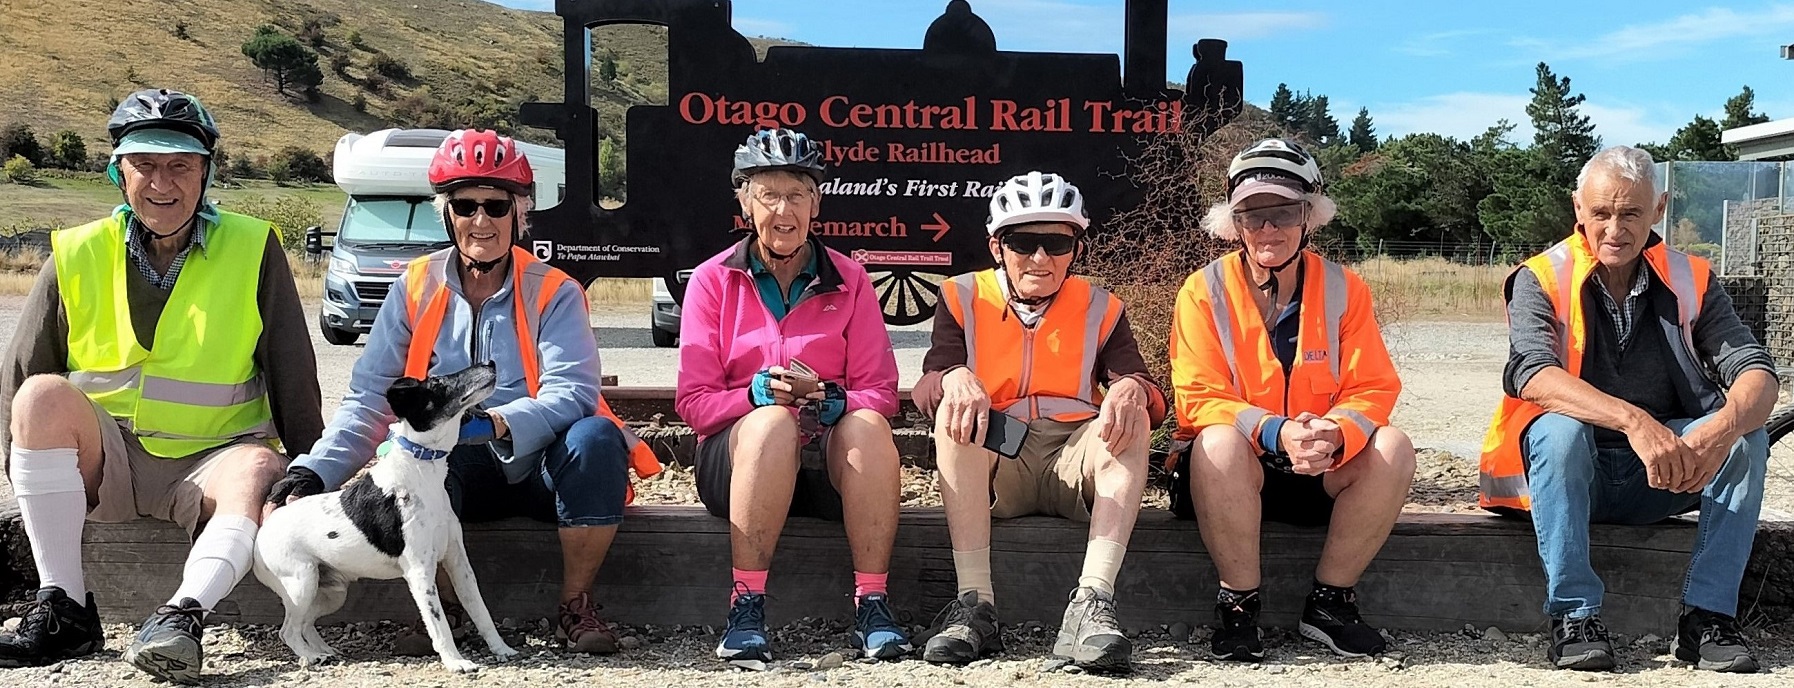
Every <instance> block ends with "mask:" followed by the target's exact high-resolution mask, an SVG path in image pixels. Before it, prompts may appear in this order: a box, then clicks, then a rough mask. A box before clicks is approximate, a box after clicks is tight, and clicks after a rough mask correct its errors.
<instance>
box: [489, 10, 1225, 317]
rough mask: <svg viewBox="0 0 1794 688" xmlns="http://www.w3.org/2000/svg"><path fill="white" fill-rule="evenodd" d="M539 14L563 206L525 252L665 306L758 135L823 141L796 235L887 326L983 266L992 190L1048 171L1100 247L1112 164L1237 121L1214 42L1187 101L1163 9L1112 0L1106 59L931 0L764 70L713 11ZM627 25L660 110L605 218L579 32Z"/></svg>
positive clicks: (1125, 202) (783, 52)
mask: <svg viewBox="0 0 1794 688" xmlns="http://www.w3.org/2000/svg"><path fill="white" fill-rule="evenodd" d="M555 11H556V13H557V14H559V15H560V16H561V18H562V19H563V21H564V23H565V25H564V31H565V34H564V40H565V50H566V55H565V57H566V64H567V70H566V96H565V97H566V102H563V103H528V104H525V105H524V106H523V111H522V115H523V119H524V121H525V123H527V124H530V125H533V126H540V127H548V128H552V129H554V130H555V131H556V132H557V134H558V135H559V137H560V138H561V140H562V141H563V142H564V143H565V144H566V152H567V191H566V198H565V200H564V201H562V202H561V203H560V204H559V205H557V206H554V207H552V208H549V209H546V210H543V211H541V212H538V213H535V214H534V215H533V216H532V218H531V220H532V222H533V223H534V224H533V230H532V232H533V236H532V237H531V238H530V240H529V243H530V246H529V247H530V248H531V249H532V250H534V251H535V253H536V255H538V256H540V257H542V258H544V259H547V260H549V261H551V262H552V263H554V264H555V265H556V266H558V267H560V268H562V269H564V270H566V271H567V272H568V273H570V274H572V275H573V276H574V277H576V278H578V279H579V280H581V281H582V282H590V281H591V280H592V279H594V278H598V277H664V278H666V280H667V284H668V286H669V288H671V290H672V291H673V293H674V294H675V295H677V296H681V297H682V295H683V282H682V280H680V279H678V276H679V274H680V272H681V271H687V270H690V269H691V268H693V267H696V266H697V265H698V264H699V263H701V262H703V261H704V260H705V259H708V258H709V257H710V256H712V255H715V254H716V253H718V252H720V251H722V250H723V249H724V248H726V247H727V246H728V245H730V244H732V243H734V242H735V241H738V240H739V239H740V237H741V233H740V230H744V229H745V225H744V223H743V220H742V219H741V217H740V208H739V206H738V205H737V203H736V201H735V198H734V196H733V194H731V193H730V190H731V186H730V182H729V171H730V161H731V159H732V155H733V152H734V150H735V147H736V146H737V145H739V144H740V143H741V141H742V140H744V139H746V138H747V136H748V135H749V134H750V133H752V132H754V131H755V130H757V129H764V128H771V127H787V128H791V129H796V130H799V131H802V132H804V133H805V134H807V135H809V136H810V137H811V138H812V139H814V140H817V141H820V142H822V145H823V151H824V156H825V157H826V159H827V163H828V166H829V172H830V178H829V179H828V180H827V181H826V182H824V183H823V184H822V187H821V191H822V204H821V215H820V216H819V217H818V218H817V219H816V221H815V222H814V224H813V225H812V229H813V230H814V231H815V232H816V233H817V234H818V235H820V236H821V237H822V238H823V241H824V242H825V243H826V244H828V246H829V247H830V248H833V249H835V250H837V251H841V252H842V253H845V254H847V255H848V256H850V257H852V258H853V259H855V260H857V261H859V262H861V263H863V264H865V265H866V268H867V270H869V271H870V272H871V273H872V276H873V280H874V283H875V284H876V285H877V288H878V293H879V296H880V298H881V299H882V300H883V303H884V309H885V315H886V319H887V321H888V322H890V323H892V324H913V323H917V322H921V321H923V320H926V319H927V318H928V317H929V316H930V315H931V314H932V313H933V309H934V301H935V289H936V284H937V283H938V282H939V281H940V279H942V278H943V277H946V276H951V275H954V274H957V273H960V272H964V271H966V270H971V269H974V268H979V267H983V266H986V265H988V264H989V263H990V252H989V250H988V248H987V247H986V236H985V232H984V221H985V216H986V212H987V211H986V207H987V204H988V199H989V197H990V194H991V193H992V190H993V189H994V188H995V186H996V185H997V184H999V183H1001V182H1002V181H1003V180H1004V179H1007V178H1009V177H1010V176H1013V175H1016V174H1020V173H1023V172H1027V171H1029V170H1046V171H1053V172H1058V173H1060V174H1063V175H1065V176H1066V177H1068V178H1069V179H1071V180H1072V181H1074V182H1075V183H1076V184H1077V185H1078V186H1079V188H1080V189H1082V190H1083V191H1084V194H1085V197H1086V201H1085V207H1086V208H1087V209H1088V210H1089V212H1090V214H1091V217H1092V219H1093V220H1094V225H1093V227H1092V231H1095V232H1101V231H1102V228H1103V226H1104V222H1105V221H1106V220H1107V219H1108V218H1109V217H1111V216H1113V215H1114V214H1115V213H1116V212H1117V211H1119V210H1123V209H1126V208H1129V207H1131V206H1132V205H1133V204H1134V203H1137V202H1138V201H1139V198H1140V196H1141V194H1140V192H1139V189H1138V188H1137V187H1136V185H1135V184H1134V183H1133V182H1132V181H1130V180H1129V169H1128V166H1129V164H1130V160H1131V159H1132V158H1133V157H1135V156H1137V155H1138V154H1139V152H1140V151H1141V149H1142V148H1143V147H1144V145H1145V144H1146V142H1147V141H1149V140H1150V138H1151V137H1153V136H1156V135H1160V134H1166V133H1172V132H1177V131H1182V130H1185V129H1186V128H1190V127H1196V126H1203V127H1208V128H1213V127H1216V126H1219V125H1220V124H1221V123H1224V122H1225V121H1226V120H1227V119H1228V118H1230V117H1231V116H1232V115H1233V113H1237V112H1238V111H1239V108H1240V92H1241V84H1242V69H1241V66H1240V63H1238V62H1236V61H1231V60H1228V59H1227V58H1226V44H1225V43H1224V42H1222V41H1219V40H1204V41H1200V42H1197V43H1195V44H1193V45H1194V47H1195V51H1196V55H1197V58H1198V59H1197V62H1196V66H1195V67H1194V68H1193V69H1192V70H1191V71H1190V75H1189V78H1188V80H1187V82H1188V84H1189V85H1187V86H1186V88H1187V90H1188V91H1189V93H1187V94H1186V93H1185V92H1184V91H1179V90H1175V89H1172V88H1169V87H1168V85H1167V83H1166V80H1165V64H1166V51H1167V46H1168V45H1169V39H1168V37H1167V36H1166V24H1167V19H1166V17H1167V0H1130V1H1129V2H1127V3H1126V10H1125V11H1126V27H1127V36H1126V44H1125V45H1126V48H1125V50H1124V55H1122V56H1119V57H1118V56H1116V55H1103V54H1078V53H1039V52H1010V51H1003V50H998V49H997V45H998V43H997V39H996V37H995V36H994V35H993V34H992V32H991V29H990V27H989V25H987V24H986V23H985V22H984V20H983V19H981V18H980V17H978V16H977V15H976V14H974V13H973V11H972V7H971V6H970V4H969V3H968V2H966V0H953V1H952V2H949V3H947V5H946V8H945V10H944V12H943V14H942V15H941V16H940V17H939V18H937V19H936V20H935V21H934V22H933V23H932V24H931V25H930V26H928V27H925V28H926V31H925V32H924V33H923V41H922V48H921V49H908V50H902V49H864V48H829V47H811V46H793V45H777V46H773V47H771V48H770V49H768V50H767V52H766V58H765V59H764V60H760V59H757V57H756V55H755V52H754V49H753V47H752V45H750V44H749V43H748V41H747V39H746V38H745V37H743V36H742V35H741V34H740V33H737V32H736V31H735V29H734V28H733V27H731V26H730V11H731V7H730V3H729V2H726V1H716V0H711V1H706V0H560V1H559V2H558V3H557V6H556V9H555ZM628 23H643V24H658V25H662V26H665V27H667V63H668V67H667V72H668V82H669V83H668V94H669V95H668V97H667V104H666V105H639V106H636V107H633V108H631V109H630V110H629V113H628V124H627V126H628V172H627V174H628V189H629V193H628V202H627V203H625V204H624V206H623V207H621V208H616V209H605V208H601V207H599V206H598V203H597V201H598V196H597V188H598V177H597V170H598V166H597V150H598V146H597V144H598V139H599V136H598V132H597V124H596V123H597V113H596V111H594V110H593V109H592V108H591V107H590V105H589V104H588V88H589V86H588V80H589V77H590V74H589V63H588V59H589V56H588V52H587V43H588V38H587V36H588V32H589V30H590V29H592V28H596V27H601V26H606V25H614V24H628ZM923 29H924V27H917V30H918V32H923ZM1192 221H1194V219H1192Z"/></svg>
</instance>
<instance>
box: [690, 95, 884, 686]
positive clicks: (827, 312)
mask: <svg viewBox="0 0 1794 688" xmlns="http://www.w3.org/2000/svg"><path fill="white" fill-rule="evenodd" d="M823 174H824V170H823V165H822V156H821V150H820V147H819V146H817V145H816V144H812V143H811V142H810V140H809V139H808V138H806V137H805V136H804V135H803V134H799V133H797V132H793V131H789V130H785V129H775V130H768V131H761V132H758V133H756V134H754V135H753V136H750V137H748V140H747V143H746V144H744V145H742V146H741V147H740V148H738V149H736V151H735V175H734V180H735V184H736V198H737V200H739V201H740V202H741V213H742V216H743V217H744V218H745V219H746V220H747V222H748V226H749V228H750V230H751V231H752V232H753V234H752V235H751V236H749V237H747V238H745V239H743V240H742V242H741V243H740V244H737V245H736V246H734V247H733V248H730V249H729V250H727V251H724V252H722V253H721V254H718V255H717V256H716V257H714V258H711V259H710V260H708V261H706V262H705V263H704V264H703V265H700V266H698V269H697V270H696V271H695V272H693V273H692V278H691V284H690V286H688V287H687V288H686V292H685V302H684V308H683V314H682V316H681V325H680V328H681V333H680V334H681V339H682V343H681V345H680V349H679V392H678V398H677V402H676V403H677V408H678V411H679V416H680V417H681V418H684V419H685V422H687V423H690V424H691V426H692V428H693V429H695V430H697V432H698V438H699V439H698V452H697V454H698V455H697V474H698V475H697V477H698V497H699V498H700V499H701V500H703V502H704V506H705V507H707V508H708V509H709V510H710V513H711V514H713V515H715V516H718V517H721V518H727V519H729V524H730V526H731V527H730V536H729V540H730V546H731V548H732V558H733V560H734V569H735V570H734V593H733V601H732V604H731V609H730V611H729V622H728V627H727V628H726V629H725V630H724V631H723V637H722V641H721V642H720V643H719V644H718V645H717V649H716V654H717V657H718V658H720V659H723V660H726V661H729V662H731V663H733V664H737V665H741V666H747V667H753V668H763V667H764V666H765V664H766V662H769V661H771V659H772V652H771V648H770V647H769V645H768V641H767V638H766V629H765V623H764V619H765V615H764V607H765V602H766V573H767V568H768V567H769V566H770V565H771V564H772V555H773V549H774V547H775V546H776V545H777V544H778V541H779V531H781V530H783V529H784V527H785V518H786V516H787V515H792V516H816V517H820V518H826V519H831V520H840V521H844V522H845V524H846V527H847V541H848V544H849V546H850V547H851V549H852V551H853V568H854V591H853V592H854V602H855V605H856V607H857V609H856V612H855V615H854V621H855V623H854V626H855V633H854V638H855V641H856V642H855V645H856V647H858V648H860V649H862V650H863V651H864V652H865V655H866V656H867V657H872V658H877V659H896V658H898V657H901V656H903V655H905V654H907V653H909V652H910V650H911V649H912V646H911V645H910V642H909V639H908V638H907V637H905V636H904V634H903V631H902V629H901V628H900V627H899V626H898V625H897V622H896V621H895V619H894V617H893V615H892V613H891V608H890V605H889V604H888V603H887V602H886V595H885V578H886V575H887V572H888V571H889V564H890V559H891V545H892V541H893V540H895V539H896V536H897V507H898V503H899V492H898V489H899V487H898V481H899V477H900V470H899V465H898V458H897V446H896V444H895V443H894V442H893V441H892V440H891V425H890V422H889V421H888V420H887V418H889V417H890V416H893V415H896V414H897V359H896V358H895V356H893V354H892V352H891V339H890V335H889V334H888V333H887V332H886V331H885V324H884V313H883V312H882V310H881V309H880V307H879V302H878V299H877V297H876V296H875V295H874V293H873V290H872V281H871V279H870V278H868V277H867V276H866V270H865V268H863V267H861V266H860V265H859V264H858V263H855V262H853V261H852V260H850V259H848V258H847V257H846V256H843V255H841V254H840V253H837V252H835V251H831V250H829V249H827V248H825V247H823V245H822V242H821V241H819V240H818V239H817V238H816V237H814V236H812V235H811V234H810V223H811V222H812V221H813V220H815V218H816V214H817V207H818V203H819V202H820V200H821V194H820V192H819V190H818V188H817V185H818V184H819V183H821V181H822V177H823ZM806 371H813V372H814V373H815V377H814V379H806V378H805V377H804V373H805V372H806ZM843 504H849V505H852V508H851V509H846V510H844V509H843ZM844 512H845V513H844Z"/></svg>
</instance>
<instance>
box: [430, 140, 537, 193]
mask: <svg viewBox="0 0 1794 688" xmlns="http://www.w3.org/2000/svg"><path fill="white" fill-rule="evenodd" d="M535 183H536V173H535V172H534V171H532V170H531V169H530V166H529V158H528V157H526V156H524V154H523V151H521V150H518V149H517V142H515V141H512V140H511V137H509V136H499V135H498V132H495V131H487V130H485V129H458V130H455V131H453V132H450V133H449V135H448V138H445V139H443V140H442V145H441V146H438V147H437V148H436V156H435V157H434V158H432V159H431V160H430V187H431V188H432V189H434V190H435V191H436V193H448V192H450V191H454V190H455V189H459V188H461V187H463V186H492V187H497V188H500V189H504V190H506V191H509V192H511V193H514V194H517V195H519V196H529V195H531V192H532V189H533V188H534V187H535Z"/></svg>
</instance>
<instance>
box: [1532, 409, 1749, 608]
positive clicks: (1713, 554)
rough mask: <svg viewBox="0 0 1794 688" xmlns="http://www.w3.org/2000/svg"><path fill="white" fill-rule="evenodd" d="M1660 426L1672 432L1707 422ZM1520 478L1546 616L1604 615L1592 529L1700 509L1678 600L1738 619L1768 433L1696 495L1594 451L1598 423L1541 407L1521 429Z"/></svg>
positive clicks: (1612, 452)
mask: <svg viewBox="0 0 1794 688" xmlns="http://www.w3.org/2000/svg"><path fill="white" fill-rule="evenodd" d="M1711 418H1712V416H1707V417H1706V418H1701V419H1699V420H1673V421H1669V422H1667V423H1665V425H1667V426H1668V427H1669V429H1670V430H1672V431H1674V432H1675V433H1676V434H1678V435H1685V434H1687V432H1688V430H1689V429H1690V428H1693V427H1695V426H1697V425H1700V424H1701V423H1703V422H1706V421H1707V420H1709V419H1711ZM1522 446H1523V448H1524V450H1525V451H1524V456H1525V457H1526V464H1527V466H1526V477H1527V482H1528V483H1529V485H1530V486H1531V490H1532V525H1533V530H1534V531H1536V532H1537V533H1538V540H1539V559H1540V560H1542V561H1543V562H1544V564H1545V614H1546V615H1548V616H1551V617H1552V618H1564V617H1578V618H1580V617H1585V616H1592V615H1594V614H1598V613H1600V612H1601V595H1602V592H1603V589H1602V586H1601V579H1600V577H1598V576H1596V575H1595V570H1594V568H1593V567H1591V566H1590V565H1589V553H1588V550H1589V545H1588V525H1589V524H1590V523H1615V524H1621V525H1648V524H1652V523H1656V522H1658V521H1662V520H1664V519H1666V518H1669V517H1671V516H1674V515H1676V514H1684V513H1688V512H1690V511H1694V510H1695V509H1700V512H1701V522H1700V530H1699V534H1698V535H1696V537H1695V542H1694V556H1693V559H1692V561H1690V562H1689V565H1688V574H1687V577H1686V578H1685V579H1684V581H1683V583H1682V602H1683V603H1684V604H1687V605H1689V606H1691V607H1699V608H1701V609H1705V610H1707V611H1710V612H1719V613H1721V614H1728V615H1734V616H1735V615H1736V614H1737V609H1738V585H1739V583H1740V582H1741V581H1743V579H1744V566H1745V564H1747V563H1749V561H1750V549H1751V545H1752V544H1753V543H1754V542H1755V541H1756V535H1757V512H1758V511H1759V510H1760V509H1761V507H1762V505H1763V474H1764V472H1765V471H1766V470H1767V467H1768V463H1769V437H1768V435H1767V434H1766V433H1765V432H1763V430H1761V429H1758V430H1756V431H1753V432H1750V433H1748V434H1746V435H1744V436H1743V437H1742V438H1739V440H1738V441H1737V442H1736V443H1734V444H1733V445H1732V451H1731V453H1730V454H1728V455H1727V456H1726V459H1725V464H1724V465H1723V466H1721V467H1720V469H1719V474H1718V475H1716V476H1714V477H1713V481H1712V482H1711V483H1708V484H1707V486H1706V488H1704V489H1702V490H1701V492H1700V493H1699V494H1676V493H1673V492H1670V491H1668V490H1659V489H1654V488H1652V487H1651V486H1650V482H1649V478H1648V477H1647V475H1646V474H1645V468H1644V462H1643V461H1640V460H1639V458H1638V455H1637V454H1636V453H1633V451H1632V450H1631V449H1630V448H1627V449H1596V448H1595V432H1594V427H1593V426H1591V425H1589V424H1587V423H1583V422H1582V421H1579V420H1576V419H1574V418H1571V417H1569V416H1565V415H1560V414H1556V413H1547V414H1545V415H1543V416H1540V417H1539V419H1538V420H1536V421H1533V423H1532V425H1531V426H1530V427H1528V428H1527V429H1526V435H1525V438H1524V443H1523V445H1522Z"/></svg>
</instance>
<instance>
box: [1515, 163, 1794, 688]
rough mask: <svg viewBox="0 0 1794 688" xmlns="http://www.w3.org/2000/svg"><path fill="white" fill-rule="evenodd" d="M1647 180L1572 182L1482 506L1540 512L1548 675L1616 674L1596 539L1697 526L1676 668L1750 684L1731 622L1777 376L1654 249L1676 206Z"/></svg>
mask: <svg viewBox="0 0 1794 688" xmlns="http://www.w3.org/2000/svg"><path fill="white" fill-rule="evenodd" d="M1652 164H1653V163H1652V160H1651V155H1650V154H1649V153H1646V152H1644V151H1641V150H1638V149H1636V148H1629V147H1625V146H1619V147H1615V148H1609V149H1607V150H1604V151H1601V152H1600V153H1598V154H1596V155H1595V156H1594V158H1593V159H1591V160H1589V162H1588V164H1587V165H1586V166H1584V167H1583V170H1582V174H1581V176H1580V177H1579V178H1578V179H1577V183H1576V193H1575V195H1574V196H1573V198H1574V201H1575V208H1576V229H1575V231H1574V232H1572V233H1571V234H1570V236H1569V238H1567V239H1564V240H1563V241H1562V242H1559V243H1558V244H1557V245H1556V246H1554V247H1552V248H1551V249H1550V250H1548V251H1545V252H1544V253H1541V254H1539V255H1537V256H1534V257H1532V258H1531V259H1529V260H1527V261H1526V263H1525V265H1523V266H1522V267H1521V268H1520V269H1518V270H1515V271H1514V273H1513V275H1512V276H1511V277H1509V278H1508V283H1507V290H1506V293H1507V300H1508V304H1507V309H1508V311H1507V312H1508V328H1509V333H1508V339H1509V342H1510V347H1509V350H1510V351H1511V354H1510V356H1509V359H1508V364H1507V370H1506V373H1505V375H1504V376H1503V380H1502V383H1503V389H1504V391H1506V393H1507V397H1506V398H1504V399H1502V401H1501V407H1500V408H1499V409H1498V410H1497V412H1496V415H1495V419H1494V422H1493V423H1491V424H1490V427H1489V434H1488V436H1487V437H1486V438H1485V439H1484V440H1483V457H1482V493H1483V494H1482V503H1483V506H1484V507H1486V508H1489V509H1491V510H1495V511H1506V512H1518V511H1526V510H1530V511H1531V515H1532V524H1533V529H1534V530H1536V531H1537V532H1538V541H1539V559H1540V560H1541V561H1543V562H1544V565H1545V614H1546V615H1548V616H1550V617H1551V631H1552V643H1551V646H1550V647H1549V648H1547V650H1546V658H1547V659H1549V660H1550V661H1551V663H1552V664H1554V665H1556V666H1557V667H1559V668H1566V669H1582V670H1591V671H1606V670H1608V669H1612V668H1613V666H1614V660H1615V655H1614V652H1613V643H1612V641H1611V640H1609V638H1608V636H1607V628H1606V627H1605V626H1604V625H1603V624H1602V623H1601V616H1600V614H1601V603H1602V598H1603V593H1604V590H1603V589H1602V585H1601V579H1600V577H1598V576H1596V575H1595V571H1594V569H1593V568H1592V567H1591V566H1590V565H1589V542H1588V526H1589V523H1591V522H1594V523H1621V524H1629V525H1647V524H1651V523H1656V522H1658V521H1662V520H1663V519H1666V518H1669V517H1670V516H1674V515H1676V514H1682V513H1687V512H1690V511H1693V510H1695V509H1699V510H1700V512H1701V526H1700V535H1699V539H1698V542H1699V545H1697V546H1696V547H1695V550H1694V557H1693V561H1691V562H1690V563H1689V566H1688V573H1687V578H1686V581H1687V582H1686V583H1684V584H1683V588H1682V604H1683V612H1682V615H1681V620H1680V621H1679V622H1678V623H1677V625H1676V633H1675V634H1674V636H1673V637H1674V639H1675V640H1674V641H1673V642H1672V643H1671V646H1672V648H1673V653H1674V654H1675V656H1676V659H1679V660H1682V661H1685V662H1689V663H1691V664H1694V665H1695V666H1696V667H1698V668H1701V669H1708V670H1714V671H1738V672H1750V671H1756V670H1757V662H1756V659H1755V658H1754V657H1753V656H1751V652H1750V647H1749V646H1748V645H1747V644H1746V643H1745V640H1744V634H1743V632H1742V631H1741V629H1740V628H1739V625H1738V619H1737V616H1736V614H1737V609H1738V586H1739V583H1740V582H1741V581H1742V580H1743V578H1744V567H1745V564H1746V563H1747V562H1748V561H1749V559H1750V551H1751V545H1752V543H1753V541H1754V540H1755V537H1756V531H1757V514H1758V511H1759V509H1760V508H1761V507H1762V503H1763V478H1764V472H1765V471H1766V469H1767V464H1768V461H1769V441H1768V437H1767V436H1766V435H1765V433H1764V432H1763V424H1764V422H1765V421H1767V420H1768V419H1769V411H1770V408H1771V407H1772V406H1774V404H1775V399H1776V387H1777V384H1776V375H1775V361H1774V359H1772V358H1771V357H1770V356H1769V352H1768V351H1767V350H1766V349H1764V348H1763V346H1762V345H1761V344H1758V343H1757V340H1756V338H1755V337H1754V336H1752V335H1751V333H1750V329H1749V328H1748V327H1745V325H1744V323H1743V322H1742V321H1740V320H1739V318H1738V314H1737V312H1736V311H1734V310H1733V309H1732V302H1731V299H1729V298H1727V296H1726V293H1725V290H1724V289H1722V288H1720V286H1719V284H1718V280H1717V279H1716V277H1715V276H1714V274H1713V268H1712V266H1711V265H1709V264H1708V263H1707V261H1706V260H1703V259H1701V258H1698V257H1695V256H1691V255H1688V254H1686V253H1682V252H1681V251H1676V250H1674V249H1671V248H1670V247H1669V246H1668V245H1667V244H1665V243H1664V242H1663V238H1662V237H1660V236H1657V234H1655V233H1654V232H1652V231H1651V227H1652V226H1653V225H1655V224H1657V223H1658V222H1659V221H1661V220H1662V219H1663V213H1664V209H1665V207H1666V204H1667V203H1668V201H1669V195H1668V194H1666V193H1659V192H1658V191H1657V189H1656V175H1655V173H1654V170H1653V167H1652ZM1597 304H1599V305H1597Z"/></svg>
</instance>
